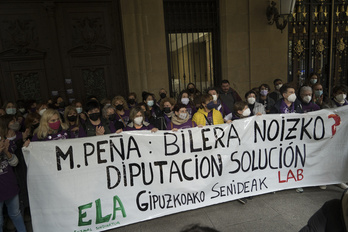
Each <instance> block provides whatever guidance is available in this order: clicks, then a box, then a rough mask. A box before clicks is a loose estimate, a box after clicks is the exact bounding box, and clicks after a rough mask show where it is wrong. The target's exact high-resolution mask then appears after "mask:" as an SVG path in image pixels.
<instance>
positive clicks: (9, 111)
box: [6, 108, 16, 114]
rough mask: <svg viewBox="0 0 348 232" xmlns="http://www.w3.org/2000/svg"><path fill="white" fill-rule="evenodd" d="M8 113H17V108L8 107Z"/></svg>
mask: <svg viewBox="0 0 348 232" xmlns="http://www.w3.org/2000/svg"><path fill="white" fill-rule="evenodd" d="M6 114H16V108H7V109H6Z"/></svg>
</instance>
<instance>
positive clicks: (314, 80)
mask: <svg viewBox="0 0 348 232" xmlns="http://www.w3.org/2000/svg"><path fill="white" fill-rule="evenodd" d="M310 82H311V83H312V84H313V85H314V84H315V83H317V82H318V80H317V79H311V80H310Z"/></svg>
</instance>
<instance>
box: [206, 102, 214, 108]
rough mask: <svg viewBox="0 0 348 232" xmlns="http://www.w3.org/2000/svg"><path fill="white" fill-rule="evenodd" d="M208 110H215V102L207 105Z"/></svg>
mask: <svg viewBox="0 0 348 232" xmlns="http://www.w3.org/2000/svg"><path fill="white" fill-rule="evenodd" d="M207 108H208V110H212V109H214V108H215V104H214V102H213V101H211V102H209V103H208V104H207Z"/></svg>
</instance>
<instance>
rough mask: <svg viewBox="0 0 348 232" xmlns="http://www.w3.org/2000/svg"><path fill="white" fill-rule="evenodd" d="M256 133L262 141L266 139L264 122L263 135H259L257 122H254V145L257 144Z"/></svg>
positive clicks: (264, 122) (264, 123)
mask: <svg viewBox="0 0 348 232" xmlns="http://www.w3.org/2000/svg"><path fill="white" fill-rule="evenodd" d="M257 132H258V134H259V135H260V137H261V139H262V141H265V139H266V120H263V134H262V133H261V129H260V127H259V124H258V123H257V121H256V120H255V121H254V143H257Z"/></svg>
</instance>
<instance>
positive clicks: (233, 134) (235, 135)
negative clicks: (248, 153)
mask: <svg viewBox="0 0 348 232" xmlns="http://www.w3.org/2000/svg"><path fill="white" fill-rule="evenodd" d="M232 130H233V132H232ZM231 139H238V143H239V145H240V138H239V135H238V132H237V130H236V128H234V126H233V124H230V131H229V132H228V137H227V147H230V140H231Z"/></svg>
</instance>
